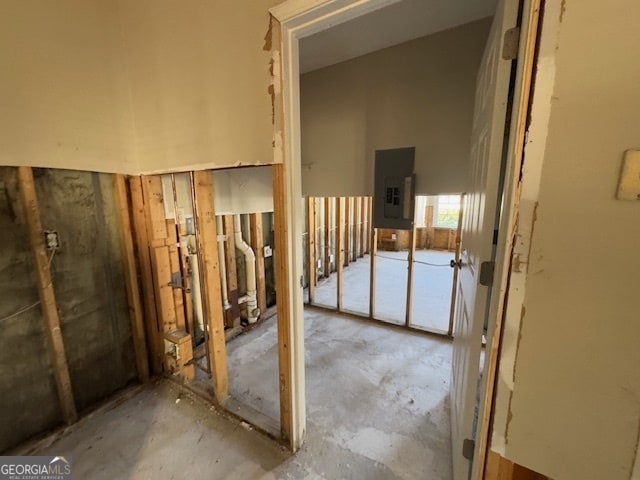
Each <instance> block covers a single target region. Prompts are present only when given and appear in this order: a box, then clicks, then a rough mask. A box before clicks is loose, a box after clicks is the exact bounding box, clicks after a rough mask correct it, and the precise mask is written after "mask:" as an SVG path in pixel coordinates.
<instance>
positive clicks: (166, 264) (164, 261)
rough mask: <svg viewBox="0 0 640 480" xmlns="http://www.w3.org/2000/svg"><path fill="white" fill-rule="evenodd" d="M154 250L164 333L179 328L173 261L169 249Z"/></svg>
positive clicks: (160, 317)
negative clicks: (174, 290) (173, 282)
mask: <svg viewBox="0 0 640 480" xmlns="http://www.w3.org/2000/svg"><path fill="white" fill-rule="evenodd" d="M152 250H153V251H152V252H151V263H152V265H153V284H154V288H155V295H156V310H157V312H158V318H159V319H160V325H161V327H162V332H163V333H164V332H169V331H171V330H175V329H176V328H178V323H177V318H176V307H175V304H174V301H173V288H172V287H171V260H170V259H169V247H167V246H165V247H154V248H153V249H152Z"/></svg>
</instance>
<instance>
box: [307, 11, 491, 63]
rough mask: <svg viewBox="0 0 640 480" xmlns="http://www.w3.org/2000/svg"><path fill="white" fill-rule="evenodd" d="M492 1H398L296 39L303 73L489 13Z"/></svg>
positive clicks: (454, 25) (486, 15)
mask: <svg viewBox="0 0 640 480" xmlns="http://www.w3.org/2000/svg"><path fill="white" fill-rule="evenodd" d="M495 7H496V0H402V1H400V2H398V3H394V4H392V5H390V6H388V7H385V8H381V9H379V10H375V11H373V12H371V13H369V14H367V15H364V16H362V17H358V18H355V19H353V20H350V21H348V22H345V23H341V24H339V25H336V26H335V27H332V28H330V29H328V30H324V31H322V32H319V33H317V34H315V35H312V36H310V37H306V38H303V39H301V40H300V72H301V73H306V72H310V71H312V70H317V69H319V68H323V67H327V66H329V65H333V64H336V63H340V62H344V61H345V60H349V59H351V58H355V57H359V56H361V55H365V54H367V53H371V52H375V51H376V50H381V49H383V48H387V47H391V46H393V45H398V44H400V43H403V42H407V41H409V40H413V39H415V38H420V37H424V36H426V35H430V34H432V33H436V32H440V31H442V30H447V29H449V28H453V27H456V26H458V25H463V24H465V23H469V22H473V21H474V20H479V19H481V18H484V17H488V16H491V15H493V13H494V11H495Z"/></svg>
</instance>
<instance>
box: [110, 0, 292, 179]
mask: <svg viewBox="0 0 640 480" xmlns="http://www.w3.org/2000/svg"><path fill="white" fill-rule="evenodd" d="M118 3H119V6H120V15H121V19H122V25H123V32H124V38H125V44H126V47H127V48H126V55H127V60H128V64H129V71H130V79H131V99H132V108H133V111H134V112H135V127H134V130H135V137H136V142H135V143H136V152H137V157H138V159H139V165H140V170H141V171H142V172H144V173H157V172H163V171H168V170H172V171H178V170H192V169H199V168H214V167H229V166H236V165H258V164H269V163H272V162H273V151H272V139H273V125H272V105H271V96H270V94H269V92H268V87H269V84H270V83H271V74H270V70H269V69H270V60H271V57H270V52H269V51H268V50H265V49H264V46H265V36H266V34H267V30H268V28H269V12H268V9H269V8H270V7H272V6H273V5H275V4H277V3H279V1H278V0H251V1H242V2H238V1H236V0H217V1H211V0H208V1H205V0H191V1H180V0H135V1H130V0H118Z"/></svg>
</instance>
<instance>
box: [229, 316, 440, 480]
mask: <svg viewBox="0 0 640 480" xmlns="http://www.w3.org/2000/svg"><path fill="white" fill-rule="evenodd" d="M305 337H306V338H305V345H306V365H307V368H306V373H307V385H306V390H307V416H308V418H307V422H308V426H307V440H306V444H305V446H304V448H303V450H302V452H300V453H299V454H298V455H297V456H296V457H295V458H294V459H292V461H291V465H289V466H287V467H286V469H284V470H282V471H281V472H282V473H283V474H284V473H287V474H291V475H293V476H290V477H287V476H282V477H278V478H402V479H414V478H415V479H418V478H420V479H424V478H429V479H443V480H446V479H449V478H451V451H450V420H449V398H448V393H449V377H450V371H451V344H450V342H449V341H447V340H444V339H443V340H440V339H437V338H428V337H425V336H424V335H419V334H415V333H412V332H406V333H405V332H398V331H395V330H391V329H390V328H388V327H384V326H377V325H374V324H371V323H370V322H366V321H358V320H354V319H346V318H343V317H340V316H338V315H331V314H327V313H323V312H317V311H311V310H307V311H306V312H305ZM228 353H229V368H230V372H229V373H230V384H231V393H232V395H234V396H235V397H236V398H238V399H240V400H242V401H243V402H246V403H248V404H249V405H250V406H252V407H253V408H256V409H257V410H260V411H261V412H263V413H265V414H267V415H270V416H272V417H273V418H278V408H279V406H278V401H277V399H278V396H277V394H278V379H277V370H276V368H277V367H276V365H277V347H276V326H275V319H272V320H270V321H269V322H267V323H266V325H264V326H263V327H262V328H260V329H256V330H253V331H251V332H249V333H247V334H246V335H243V336H241V337H238V338H237V339H235V340H234V341H233V342H231V343H230V344H229V348H228ZM298 474H300V475H301V476H296V475H298ZM309 475H311V476H309ZM313 475H316V476H315V477H314V476H313ZM318 476H319V477H318Z"/></svg>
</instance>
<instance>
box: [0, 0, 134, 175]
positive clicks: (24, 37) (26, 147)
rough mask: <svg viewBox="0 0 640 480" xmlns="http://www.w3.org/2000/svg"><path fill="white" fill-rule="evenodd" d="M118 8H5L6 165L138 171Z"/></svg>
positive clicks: (1, 37) (60, 0) (0, 160)
mask: <svg viewBox="0 0 640 480" xmlns="http://www.w3.org/2000/svg"><path fill="white" fill-rule="evenodd" d="M116 7H117V5H116V2H115V0H104V1H99V2H96V1H85V0H57V1H55V2H52V1H49V0H6V1H3V2H1V3H0V69H1V70H2V75H0V105H1V109H2V115H0V131H1V132H2V141H1V142H0V165H28V166H39V167H57V168H75V169H80V170H94V171H102V172H120V173H134V172H136V171H137V170H138V168H137V164H136V162H135V159H134V158H133V157H132V152H131V146H132V144H131V141H132V138H131V132H132V129H131V128H132V125H133V123H132V115H131V111H130V105H129V100H128V84H127V75H126V71H125V68H124V66H125V65H124V57H123V55H122V44H121V36H120V27H119V20H118V12H117V8H116Z"/></svg>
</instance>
